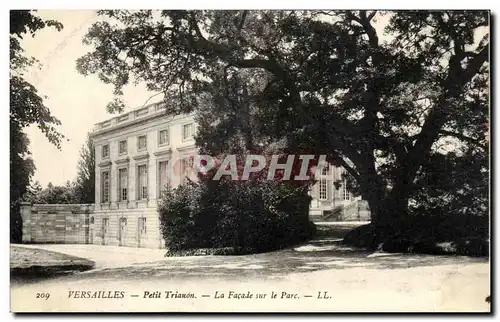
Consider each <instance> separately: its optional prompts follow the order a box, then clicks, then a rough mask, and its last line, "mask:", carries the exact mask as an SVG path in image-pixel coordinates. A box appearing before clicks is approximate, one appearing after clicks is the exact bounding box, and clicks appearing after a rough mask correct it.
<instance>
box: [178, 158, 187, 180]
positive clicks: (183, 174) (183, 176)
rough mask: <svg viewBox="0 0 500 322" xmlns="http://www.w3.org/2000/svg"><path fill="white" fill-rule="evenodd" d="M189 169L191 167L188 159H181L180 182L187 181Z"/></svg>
mask: <svg viewBox="0 0 500 322" xmlns="http://www.w3.org/2000/svg"><path fill="white" fill-rule="evenodd" d="M188 169H189V161H188V159H181V169H180V170H181V171H180V173H181V175H180V184H185V183H186V182H187V180H186V177H187V175H188Z"/></svg>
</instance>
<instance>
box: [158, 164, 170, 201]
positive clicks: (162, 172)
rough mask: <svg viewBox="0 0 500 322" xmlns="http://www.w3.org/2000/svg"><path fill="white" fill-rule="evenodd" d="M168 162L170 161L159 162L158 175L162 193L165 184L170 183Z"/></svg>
mask: <svg viewBox="0 0 500 322" xmlns="http://www.w3.org/2000/svg"><path fill="white" fill-rule="evenodd" d="M167 162H168V161H161V162H158V176H159V181H158V184H159V186H158V190H159V192H160V194H161V193H162V191H163V189H164V188H165V186H167V185H168V184H169V181H168V176H167V164H168V163H167Z"/></svg>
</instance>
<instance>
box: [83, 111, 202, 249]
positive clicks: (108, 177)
mask: <svg viewBox="0 0 500 322" xmlns="http://www.w3.org/2000/svg"><path fill="white" fill-rule="evenodd" d="M195 129H196V125H195V123H194V120H193V117H192V116H190V115H183V116H174V117H168V116H166V115H165V110H164V108H162V105H160V104H152V105H149V106H146V107H143V108H140V109H136V110H133V111H130V112H127V113H124V114H122V115H119V116H117V117H114V118H112V119H110V120H106V121H104V122H101V123H98V124H96V126H95V129H94V131H93V133H92V134H91V137H92V139H93V141H94V146H95V149H96V150H95V152H96V153H95V158H96V182H95V187H96V189H95V191H96V196H95V211H94V215H93V217H92V218H91V222H90V241H91V243H95V244H102V245H120V246H135V247H149V248H158V247H163V240H162V238H161V236H160V223H159V218H158V212H157V201H158V197H159V196H160V193H161V189H162V187H163V186H164V185H166V184H167V183H169V184H171V185H172V186H177V185H179V184H180V183H181V182H182V181H183V180H185V177H184V176H178V178H177V179H176V178H175V177H174V178H172V179H168V178H167V162H168V161H169V159H170V158H171V156H172V153H177V154H179V156H180V157H181V159H182V160H183V162H182V163H181V167H182V169H180V171H182V172H184V171H185V170H186V168H187V167H188V160H189V157H190V156H192V155H194V154H195V152H196V149H195V144H194V138H193V136H194V132H195Z"/></svg>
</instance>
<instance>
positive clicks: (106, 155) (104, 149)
mask: <svg viewBox="0 0 500 322" xmlns="http://www.w3.org/2000/svg"><path fill="white" fill-rule="evenodd" d="M102 158H103V159H107V158H109V145H108V144H106V145H103V146H102Z"/></svg>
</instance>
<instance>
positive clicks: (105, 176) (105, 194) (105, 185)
mask: <svg viewBox="0 0 500 322" xmlns="http://www.w3.org/2000/svg"><path fill="white" fill-rule="evenodd" d="M101 189H102V202H109V171H103V172H102V178H101Z"/></svg>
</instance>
